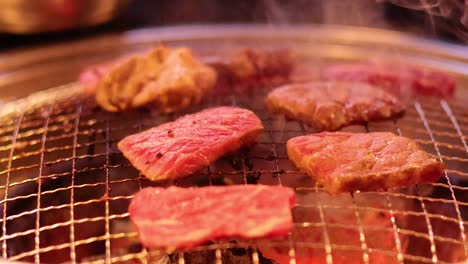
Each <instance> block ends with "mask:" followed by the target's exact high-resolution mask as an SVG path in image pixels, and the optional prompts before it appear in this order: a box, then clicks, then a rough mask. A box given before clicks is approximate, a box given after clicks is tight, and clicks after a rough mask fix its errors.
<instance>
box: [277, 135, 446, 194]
mask: <svg viewBox="0 0 468 264" xmlns="http://www.w3.org/2000/svg"><path fill="white" fill-rule="evenodd" d="M286 147H287V151H288V157H289V159H290V160H291V161H292V162H293V163H294V164H295V165H296V166H297V167H298V168H300V169H302V170H304V171H306V172H307V174H309V175H310V176H312V177H314V178H315V179H316V180H317V182H318V183H320V184H322V185H323V186H324V187H325V188H326V189H327V191H328V192H329V193H331V194H337V193H340V192H354V191H358V190H360V191H371V190H380V189H388V188H395V187H405V186H410V185H412V184H418V183H427V182H434V181H436V180H437V179H438V178H439V177H440V176H441V174H442V172H443V170H444V164H443V163H442V162H440V161H438V160H436V159H435V158H434V157H432V156H430V155H429V154H428V153H426V152H425V151H423V150H422V149H421V148H420V147H419V146H418V145H417V144H416V143H415V142H414V141H412V140H411V139H408V138H405V137H400V136H397V135H395V134H393V133H389V132H373V133H347V132H322V133H319V134H310V135H306V136H299V137H295V138H292V139H290V140H288V142H287V145H286Z"/></svg>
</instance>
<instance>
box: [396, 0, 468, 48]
mask: <svg viewBox="0 0 468 264" xmlns="http://www.w3.org/2000/svg"><path fill="white" fill-rule="evenodd" d="M389 2H391V3H393V4H395V5H399V6H402V7H405V8H409V9H414V10H421V11H425V12H426V13H427V14H428V15H429V16H430V18H431V23H434V19H433V17H442V18H444V19H445V20H446V21H447V25H448V26H449V28H448V30H450V31H452V32H453V33H454V34H456V35H457V36H458V37H460V38H461V39H462V40H463V41H466V42H468V0H389ZM433 26H434V25H433Z"/></svg>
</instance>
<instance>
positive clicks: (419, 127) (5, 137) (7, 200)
mask: <svg viewBox="0 0 468 264" xmlns="http://www.w3.org/2000/svg"><path fill="white" fill-rule="evenodd" d="M140 37H141V36H140ZM387 44H388V43H387ZM438 51H440V50H438ZM466 61H467V62H468V59H467V60H466ZM442 64H443V63H442ZM451 69H454V68H451ZM458 73H459V74H464V72H458ZM467 76H468V74H467ZM233 99H235V98H233ZM461 99H462V100H460V98H459V100H457V101H453V102H452V101H451V102H449V101H446V100H434V99H432V100H430V99H429V100H428V99H424V100H419V99H418V100H415V101H414V103H413V104H411V105H409V106H408V108H409V109H408V112H407V113H406V116H405V118H407V119H408V120H410V121H412V122H413V125H414V126H407V125H402V124H400V123H399V121H398V120H394V122H393V126H392V129H393V132H396V133H398V134H400V135H403V136H405V134H404V133H403V132H402V131H411V132H412V133H416V134H420V135H425V136H427V137H429V140H424V139H416V141H417V142H418V143H419V144H421V145H423V146H427V147H432V148H433V150H434V153H435V154H436V155H437V157H438V158H439V159H440V160H442V161H445V162H449V161H454V162H459V163H468V156H467V157H463V156H462V155H460V156H448V155H444V154H443V152H442V151H441V149H440V148H441V147H444V148H448V149H455V150H458V151H461V152H464V153H465V154H468V146H467V142H466V135H465V134H464V131H466V130H467V129H468V111H467V110H468V108H467V107H466V106H465V105H464V103H466V98H465V97H464V96H462V98H461ZM74 102H75V103H74ZM76 102H78V103H76ZM215 104H216V103H215ZM215 104H210V105H215ZM90 107H92V104H91V105H90V103H89V100H87V99H86V98H84V97H82V96H81V95H80V93H79V87H78V86H76V85H75V84H70V85H65V86H63V87H58V88H55V89H52V90H48V91H44V92H40V93H37V94H34V95H32V96H30V97H28V98H26V99H22V100H21V101H18V102H14V103H12V104H9V105H6V106H5V107H3V108H2V109H0V120H1V121H2V126H1V127H0V151H6V152H7V153H8V157H7V158H0V163H6V169H4V170H2V171H0V177H5V184H4V185H3V186H0V189H4V197H3V198H2V200H0V204H3V205H4V206H3V219H2V220H1V221H2V230H3V234H4V235H3V236H2V237H1V238H0V240H1V244H2V257H3V258H7V257H9V260H12V261H15V260H21V259H23V258H24V257H28V256H32V257H34V261H35V262H40V253H43V252H51V251H54V250H58V249H62V248H70V261H71V262H76V252H75V248H76V247H77V246H80V245H84V244H91V243H93V242H96V241H104V243H105V252H104V257H105V258H103V259H99V260H95V261H91V263H111V262H118V261H127V260H134V259H138V260H140V261H142V262H147V261H148V260H149V259H150V258H151V257H152V256H156V255H159V254H166V253H167V252H162V251H157V250H147V249H144V248H143V249H142V250H141V252H139V253H135V254H125V255H113V254H112V252H111V241H112V240H113V239H118V238H123V237H136V236H137V234H136V233H135V232H131V233H128V232H127V233H125V232H124V233H116V234H111V232H110V222H111V221H112V220H115V219H124V218H127V217H128V213H123V214H111V213H110V206H111V205H110V203H111V202H112V201H116V200H121V199H122V200H129V199H131V198H132V195H126V196H115V197H112V196H110V191H111V185H112V184H116V183H127V182H134V181H137V182H138V185H139V188H142V187H143V186H144V185H145V184H144V183H143V181H144V177H143V176H142V175H141V174H140V175H137V176H136V177H133V178H128V179H120V180H115V181H113V180H111V179H110V174H111V172H110V170H111V169H118V168H123V167H129V165H128V164H118V165H115V164H111V160H110V159H111V155H118V154H119V153H118V152H112V150H111V144H112V143H115V140H113V139H112V137H111V135H112V134H113V133H118V131H119V129H120V130H121V129H122V128H116V127H111V126H110V122H111V119H112V118H111V117H110V115H107V118H104V119H103V120H97V119H96V120H93V119H90V120H87V121H86V122H85V123H84V125H85V126H88V127H87V128H85V129H82V128H81V126H82V125H83V123H82V120H83V118H86V117H87V116H88V115H89V114H90V112H87V113H86V114H83V111H84V110H86V109H89V108H90ZM254 110H255V109H254ZM38 111H40V112H41V116H40V118H37V115H36V116H35V117H33V118H31V117H32V116H33V115H32V114H33V113H36V112H38ZM259 111H261V112H262V113H264V110H259V109H257V111H256V112H259ZM142 115H143V114H142ZM445 119H446V120H445ZM67 120H71V121H73V123H72V124H71V126H70V128H69V129H68V132H65V133H61V135H57V136H50V133H53V132H56V131H61V130H64V131H65V130H67V129H64V125H61V124H62V123H63V122H64V121H67ZM263 121H264V122H265V121H266V122H272V119H271V118H270V119H268V120H263ZM98 123H101V124H102V123H104V124H105V126H104V128H99V129H94V126H97V125H98ZM150 124H151V122H149V123H145V122H136V123H135V124H134V125H135V129H136V130H142V129H143V128H146V127H148V126H149V125H150ZM299 125H300V128H301V129H300V133H302V134H306V133H310V132H311V130H310V129H309V128H307V127H306V126H305V125H304V124H302V123H299ZM435 127H441V128H435ZM364 129H365V130H366V131H373V128H372V126H365V127H364ZM444 129H445V130H446V129H451V130H453V131H454V132H447V131H444ZM278 132H279V133H287V132H299V131H288V129H287V128H286V129H282V130H281V131H276V130H272V129H268V128H267V129H266V131H265V133H264V136H265V137H266V138H268V140H264V141H262V142H261V144H264V145H270V146H271V151H272V154H273V157H274V160H273V163H274V167H273V168H272V169H271V170H262V171H260V173H262V174H271V175H276V176H277V177H276V179H277V184H281V185H282V184H283V178H284V177H286V176H285V175H294V174H303V173H301V172H299V171H297V170H285V171H283V169H282V168H281V166H280V164H281V162H282V161H281V160H285V159H287V157H285V156H281V155H280V154H279V151H278V150H279V149H280V148H284V144H285V142H284V141H277V140H275V139H274V138H275V136H274V133H278ZM97 133H103V134H104V135H105V138H104V139H101V140H98V139H96V140H93V141H89V142H86V143H80V140H79V137H80V136H83V135H85V136H86V135H88V136H89V135H91V134H97ZM35 136H38V137H39V138H40V139H36V140H28V141H27V142H26V141H25V140H27V139H28V138H29V137H35ZM441 137H449V138H451V139H457V140H459V144H453V143H447V142H444V141H443V140H441V139H438V138H441ZM65 138H71V139H72V142H73V143H72V144H70V145H66V146H62V147H57V148H47V147H46V146H47V143H48V142H50V141H51V140H52V141H54V140H61V139H65ZM8 142H9V143H8ZM18 142H23V143H21V144H18ZM24 142H26V143H24ZM98 144H104V145H105V151H104V152H100V153H91V154H77V153H78V150H79V149H80V148H85V147H89V146H93V145H98ZM35 145H37V146H40V148H39V150H35V151H29V152H24V151H22V149H23V148H28V147H33V146H35ZM60 150H71V151H72V155H71V157H66V158H60V159H56V160H54V161H45V156H46V155H47V154H48V153H50V152H54V151H60ZM31 156H38V157H39V164H31V165H26V166H14V165H13V163H14V162H16V161H17V160H20V159H23V158H28V157H31ZM98 157H104V158H105V162H104V164H103V165H102V166H100V167H97V168H84V169H78V168H77V166H76V165H77V162H78V160H81V159H88V158H98ZM242 158H245V157H243V156H242ZM250 158H264V157H250ZM62 162H71V166H72V170H71V185H70V186H67V187H64V188H57V189H54V190H50V191H47V192H42V191H41V188H40V186H41V184H42V182H43V181H45V180H47V179H51V178H54V177H61V176H65V174H68V172H65V173H61V174H60V173H57V174H43V170H44V169H45V168H46V167H48V166H51V165H54V164H57V163H62ZM241 163H242V164H243V165H242V169H241V170H240V171H236V172H222V171H210V168H207V169H206V171H204V172H202V173H203V174H204V175H206V176H208V179H209V183H210V184H212V183H213V178H212V177H213V176H215V175H221V174H223V175H237V176H241V177H242V178H243V182H244V183H245V184H247V183H248V179H247V177H248V174H249V173H251V172H252V170H250V169H249V168H248V167H247V166H246V165H245V162H244V160H241ZM36 167H37V169H38V174H37V177H33V178H28V179H24V180H22V181H19V182H11V177H12V176H11V175H12V173H15V172H18V171H21V170H28V169H33V168H36ZM92 170H102V171H104V174H105V180H104V181H101V182H96V183H86V184H81V185H77V184H75V176H76V175H77V174H78V173H82V172H90V171H92ZM450 175H458V176H459V177H466V176H468V170H459V169H454V168H450V167H449V168H448V169H447V170H446V171H445V173H444V177H443V178H445V180H446V182H447V183H435V184H433V186H435V187H439V188H445V189H447V190H448V191H449V192H450V195H451V199H444V198H432V197H425V196H418V195H411V194H405V193H400V192H381V193H377V194H376V195H384V196H385V201H386V205H387V207H388V208H387V210H386V211H385V212H386V213H388V214H389V215H390V221H391V224H392V230H391V232H393V234H394V239H395V241H394V242H395V247H396V252H385V251H383V250H381V251H382V252H380V253H382V254H388V255H391V256H394V257H396V259H397V260H398V262H400V263H403V261H407V260H409V261H419V262H423V263H446V262H443V261H440V259H439V257H438V256H437V249H436V244H437V242H440V241H442V242H444V241H447V242H450V243H456V244H459V245H461V246H463V248H464V254H465V256H467V257H468V243H467V241H466V240H467V238H466V227H465V225H468V221H465V220H464V219H463V217H462V213H461V209H460V208H461V207H463V206H468V202H463V201H459V199H457V197H456V195H455V191H456V190H460V191H464V192H466V191H467V190H468V187H463V186H459V185H456V184H453V183H452V180H451V177H450ZM29 182H37V185H38V186H39V188H38V192H37V193H34V194H28V195H27V197H36V201H37V204H36V208H35V209H34V210H30V211H26V212H22V213H20V214H17V215H13V216H8V217H7V209H8V204H11V203H13V202H14V201H16V200H18V199H22V198H27V197H26V196H22V197H20V196H17V197H9V193H8V192H9V189H10V188H13V187H15V186H19V185H21V184H25V183H29ZM175 184H177V182H175ZM101 185H102V186H104V188H105V193H104V196H103V197H101V198H99V199H89V200H87V201H80V202H75V201H74V200H73V199H74V196H75V195H74V192H75V190H79V189H83V188H84V189H86V188H91V187H96V186H101ZM64 190H69V191H70V199H71V202H70V204H63V205H60V206H52V207H47V208H42V207H41V197H42V196H44V195H50V194H53V193H55V192H60V191H64ZM296 190H298V191H307V192H323V189H322V188H320V186H316V185H315V186H313V187H302V188H296ZM392 197H403V198H404V199H408V200H417V201H418V202H419V203H420V206H421V208H422V212H412V211H399V210H398V209H394V208H393V206H392V202H391V199H392ZM350 199H351V200H352V204H353V208H352V209H353V210H354V214H355V217H356V219H357V221H358V224H357V225H356V226H353V227H352V228H354V229H356V230H358V232H359V234H360V235H359V239H360V243H361V245H360V246H359V247H354V246H349V245H339V244H334V243H332V242H331V241H330V238H329V233H328V229H329V228H330V227H343V228H344V227H347V226H340V224H336V223H327V222H326V220H325V214H324V210H326V209H330V208H333V207H330V206H328V205H318V206H317V209H318V211H319V217H320V222H319V223H315V222H301V223H295V225H296V227H297V228H300V227H312V226H313V227H318V228H321V229H322V231H323V238H324V243H302V244H301V243H297V242H296V241H294V239H293V235H292V234H290V235H289V236H288V240H287V246H288V247H289V251H288V254H289V256H290V262H289V263H296V253H297V247H301V246H302V247H307V248H317V249H323V250H324V251H325V256H326V263H333V255H332V253H333V251H335V250H351V251H357V252H362V261H363V263H369V253H370V252H371V251H373V252H375V251H378V249H372V248H369V246H368V244H367V241H366V235H365V229H367V228H372V227H368V226H363V225H362V224H361V222H360V221H361V216H360V211H362V210H371V211H372V210H378V209H376V208H373V207H362V206H360V205H359V203H358V202H356V200H355V198H354V197H353V196H350ZM101 202H104V204H105V212H104V215H103V216H100V217H93V218H81V219H78V220H77V219H75V218H74V212H75V210H74V208H75V207H78V206H80V205H85V204H93V203H101ZM431 202H440V203H446V204H451V205H453V206H454V208H455V211H456V217H448V216H444V215H440V214H433V213H429V212H428V210H427V203H431ZM297 206H299V207H300V206H301V205H300V204H298V205H297ZM58 208H69V209H70V210H69V212H70V219H71V220H69V221H65V222H60V223H55V224H53V225H48V226H41V224H40V215H41V212H44V211H50V210H54V209H58ZM338 209H339V207H338ZM396 214H398V215H417V216H423V217H424V219H425V221H426V226H427V230H428V232H427V233H423V232H416V231H413V230H404V229H402V228H400V227H398V226H397V220H396V217H395V215H396ZM25 215H35V217H36V220H35V228H34V229H29V230H26V231H23V232H18V233H14V234H7V228H6V226H7V221H12V220H14V219H17V218H21V217H23V216H25ZM432 219H441V220H444V221H451V222H453V223H456V224H457V225H458V226H459V229H460V237H459V239H456V240H455V239H452V238H448V237H440V236H438V235H435V234H434V233H433V230H432V224H431V220H432ZM98 221H104V223H105V224H104V226H105V234H104V235H102V236H96V237H89V238H86V239H81V240H77V239H75V237H74V234H75V232H74V231H75V226H76V225H78V224H80V223H84V222H98ZM57 227H68V228H69V230H70V237H69V240H70V242H68V243H62V244H59V245H53V246H48V247H41V245H40V239H39V238H40V233H41V232H43V231H46V230H53V229H55V228H57ZM405 233H406V235H412V236H415V237H422V238H424V239H427V240H428V241H429V243H430V245H431V246H430V250H431V254H432V257H431V258H426V257H421V256H414V255H409V254H406V253H405V252H403V249H402V242H401V241H400V234H405ZM6 234H7V235H6ZM27 234H34V241H35V245H34V250H31V251H28V252H23V253H21V254H18V255H15V256H8V253H7V251H8V250H7V240H9V239H13V238H15V237H20V236H24V235H27ZM259 243H262V245H266V244H271V245H275V244H278V245H279V244H281V245H283V246H284V245H285V244H284V243H285V242H284V241H283V242H275V241H270V242H267V241H260V242H259ZM238 245H245V246H249V247H252V248H253V251H252V256H251V260H252V263H259V253H258V249H257V245H256V243H247V244H242V242H241V243H239V244H238ZM238 245H235V244H232V243H220V244H216V245H210V246H202V247H198V248H197V249H195V251H201V250H213V251H214V254H215V257H216V263H222V249H224V248H229V247H234V246H238ZM184 254H185V253H184V252H180V253H178V256H179V257H178V262H179V263H185V258H184Z"/></svg>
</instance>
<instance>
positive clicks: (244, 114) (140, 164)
mask: <svg viewBox="0 0 468 264" xmlns="http://www.w3.org/2000/svg"><path fill="white" fill-rule="evenodd" d="M262 130H263V125H262V122H261V121H260V119H259V118H258V117H257V116H256V115H255V114H254V113H253V112H251V111H249V110H246V109H242V108H238V107H228V106H225V107H215V108H209V109H206V110H203V111H201V112H198V113H195V114H190V115H186V116H184V117H181V118H179V119H177V120H176V121H173V122H169V123H165V124H163V125H160V126H157V127H154V128H151V129H149V130H146V131H143V132H141V133H138V134H134V135H131V136H128V137H126V138H124V139H123V140H121V141H120V142H119V143H118V147H119V149H120V150H121V151H122V153H123V154H124V156H125V157H126V158H127V159H128V160H129V161H130V162H131V163H132V165H133V166H134V167H136V168H137V169H138V170H140V171H141V173H142V174H143V175H145V176H146V177H148V178H149V179H151V180H163V179H174V178H179V177H184V176H188V175H190V174H192V173H193V172H195V171H197V170H200V169H202V168H204V167H206V166H208V165H209V164H210V163H211V162H213V161H215V160H216V159H218V158H220V157H221V156H223V155H225V154H226V153H229V152H233V151H236V150H238V149H239V148H241V147H242V146H248V145H251V144H253V143H254V142H255V141H256V140H257V138H258V136H259V134H260V132H261V131H262Z"/></svg>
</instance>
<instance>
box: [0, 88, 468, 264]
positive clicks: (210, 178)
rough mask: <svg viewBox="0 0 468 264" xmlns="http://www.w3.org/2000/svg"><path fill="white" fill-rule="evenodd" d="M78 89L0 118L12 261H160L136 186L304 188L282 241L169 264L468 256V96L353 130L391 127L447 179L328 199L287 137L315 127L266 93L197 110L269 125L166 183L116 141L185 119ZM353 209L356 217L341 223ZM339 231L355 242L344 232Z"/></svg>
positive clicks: (217, 248)
mask: <svg viewBox="0 0 468 264" xmlns="http://www.w3.org/2000/svg"><path fill="white" fill-rule="evenodd" d="M77 91H78V88H77V86H76V85H74V84H71V85H67V86H64V87H59V88H55V89H53V90H49V91H45V92H41V93H38V94H37V95H33V96H31V97H30V98H28V99H24V100H23V101H22V102H18V103H16V104H15V105H14V107H13V108H11V109H9V108H8V107H6V108H4V109H3V111H4V112H8V111H10V113H7V114H3V117H1V118H0V119H1V120H0V122H1V124H2V125H1V127H0V195H1V198H0V199H1V212H2V220H1V221H2V222H1V224H2V237H1V239H0V240H1V242H0V243H1V246H2V251H1V254H2V257H4V258H8V259H9V260H11V261H34V262H36V263H39V262H47V261H53V262H58V261H64V262H73V263H74V262H80V261H83V262H90V263H111V262H129V263H147V262H152V261H155V260H157V259H158V258H161V256H164V255H167V254H168V252H163V251H157V250H149V249H145V248H142V247H141V246H139V245H138V243H137V234H136V232H135V231H134V230H133V229H132V227H131V224H129V223H128V216H129V215H128V212H127V206H128V203H129V201H130V199H131V198H132V196H133V194H134V193H135V192H136V191H137V190H139V189H141V188H143V187H146V186H168V185H178V186H194V185H198V186H202V185H215V184H252V183H261V184H280V185H285V186H290V187H294V188H295V189H296V192H297V194H298V197H299V200H298V204H297V205H296V206H295V208H294V210H293V216H294V222H295V228H294V230H293V232H291V234H289V235H288V237H287V238H286V239H285V240H279V241H268V240H259V241H237V242H235V241H221V242H219V243H217V244H210V245H205V246H201V247H198V248H196V249H194V250H191V251H187V252H175V253H171V261H173V262H170V263H196V262H195V261H194V260H191V257H192V256H193V255H194V254H196V252H208V253H209V259H210V260H213V262H214V263H225V262H224V261H223V254H225V252H226V249H227V248H246V249H248V250H246V251H245V252H246V254H248V255H249V257H248V258H249V263H263V262H264V260H263V258H264V257H266V258H269V256H272V254H273V253H271V252H276V254H277V255H276V256H281V258H282V259H284V261H279V262H281V263H291V264H293V263H308V262H307V261H306V260H305V259H306V256H307V257H308V258H307V259H310V258H312V257H311V255H314V256H315V258H316V259H320V262H319V263H334V262H335V263H339V262H340V259H339V258H340V255H343V256H352V257H353V261H355V262H356V263H371V262H377V261H379V260H382V259H384V260H387V261H389V262H390V263H403V262H405V263H452V262H456V261H463V260H465V259H466V256H468V244H467V241H466V240H467V239H466V234H467V230H466V229H467V228H468V226H467V224H468V222H467V221H466V219H467V217H468V214H467V212H468V211H467V206H468V197H467V193H468V192H467V190H468V187H466V186H467V184H466V183H467V182H468V181H467V180H466V179H467V178H466V177H467V176H468V147H467V142H466V141H467V138H466V135H465V134H464V131H467V130H468V111H467V110H468V107H466V105H465V104H464V102H463V101H445V100H436V99H427V98H426V99H424V98H421V99H417V100H415V101H414V102H411V103H410V104H409V105H408V109H407V112H406V114H405V115H404V117H403V118H401V119H395V120H390V121H385V122H379V123H369V124H367V125H365V126H351V127H349V128H346V129H345V130H348V131H361V132H364V131H391V132H395V133H397V134H400V135H403V136H408V137H410V138H413V139H415V140H416V141H417V142H418V143H419V144H420V145H421V146H422V147H423V148H424V149H425V150H427V151H428V152H430V153H433V154H434V155H436V156H437V157H438V158H439V159H440V160H442V161H444V162H445V163H446V165H447V169H446V171H445V173H444V175H443V177H442V179H441V180H440V181H439V182H438V183H434V184H427V185H419V186H416V187H411V188H407V189H404V190H397V191H395V190H392V191H386V192H370V193H356V194H354V195H350V194H345V195H341V196H338V197H329V196H328V195H326V194H325V193H324V191H323V189H322V188H321V187H320V186H317V185H316V184H315V183H314V182H313V181H312V180H311V179H310V178H309V177H307V176H306V175H304V174H303V173H301V172H299V171H298V170H297V169H296V168H295V167H294V166H292V164H291V163H290V162H289V161H288V159H287V156H286V152H285V142H286V140H287V139H288V138H290V137H293V136H297V135H303V134H307V133H312V132H314V131H313V130H312V129H311V128H309V127H307V126H305V125H304V124H302V123H300V122H295V121H291V120H285V119H284V118H282V117H279V116H272V115H270V114H268V113H267V112H266V110H265V109H264V108H263V98H264V95H265V93H264V91H263V90H257V91H256V92H254V93H253V94H251V95H248V96H246V95H240V94H233V95H230V96H225V97H220V96H213V97H212V98H209V99H208V100H207V102H206V103H204V104H203V105H201V106H197V107H194V108H193V109H190V111H189V112H193V111H197V110H200V109H203V108H206V107H209V106H216V105H226V104H227V105H238V106H241V107H246V108H249V109H251V110H253V111H254V112H256V113H257V115H258V116H259V117H260V118H261V119H262V121H263V123H264V125H265V131H264V132H263V134H262V137H261V140H260V142H259V143H258V144H257V145H255V146H254V147H253V148H252V149H251V150H249V151H244V150H243V151H240V152H239V153H235V154H233V155H231V156H229V157H228V158H223V159H221V160H220V161H218V162H216V163H214V164H213V165H211V166H210V167H208V168H206V169H204V170H203V171H201V172H199V173H197V174H195V175H194V176H191V177H188V178H185V179H180V180H175V181H172V182H163V183H151V182H149V181H148V180H146V179H145V178H144V177H143V176H142V175H141V174H139V173H138V172H137V171H136V170H135V169H134V168H132V166H131V165H130V164H129V163H128V161H126V160H125V159H124V158H123V156H122V154H121V153H120V152H119V151H118V150H117V148H116V143H117V142H118V141H119V140H120V139H122V138H123V137H124V136H126V135H129V134H131V133H135V132H137V131H141V130H143V129H146V128H149V127H152V126H154V125H157V124H160V123H164V122H167V121H169V120H173V119H175V118H177V116H176V115H160V114H157V113H154V112H151V111H146V110H138V111H134V112H131V113H105V112H103V111H101V110H100V109H99V108H98V107H96V105H95V104H94V102H93V100H91V99H90V98H86V97H83V96H81V95H79V93H78V92H77ZM465 103H466V102H465ZM334 217H335V218H334ZM345 218H353V219H354V220H353V221H349V220H346V221H341V220H344V219H345ZM376 222H379V223H376ZM381 223H385V224H381ZM341 234H343V236H345V237H346V236H348V237H354V238H355V241H351V242H350V241H340V240H339V239H338V240H337V237H338V236H340V235H341ZM354 238H353V239H354ZM376 241H379V243H376ZM381 241H385V242H386V243H387V244H389V245H390V246H387V247H385V246H383V247H380V246H381V245H380V244H385V243H384V242H382V243H380V242H381ZM348 242H349V243H348ZM268 252H269V253H268ZM200 254H201V253H200ZM271 258H272V259H275V258H274V257H271ZM265 263H266V262H265ZM347 263H349V262H347ZM353 263H354V262H353Z"/></svg>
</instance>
